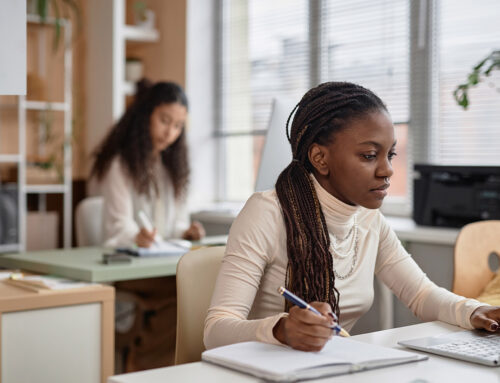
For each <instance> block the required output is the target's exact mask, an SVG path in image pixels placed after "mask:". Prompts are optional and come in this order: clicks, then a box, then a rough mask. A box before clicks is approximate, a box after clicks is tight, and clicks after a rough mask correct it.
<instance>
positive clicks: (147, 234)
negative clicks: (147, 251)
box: [135, 227, 156, 247]
mask: <svg viewBox="0 0 500 383" xmlns="http://www.w3.org/2000/svg"><path fill="white" fill-rule="evenodd" d="M155 236H156V229H153V230H152V231H149V230H147V229H145V228H144V227H142V228H141V230H140V231H139V233H137V235H136V236H135V244H136V245H137V246H139V247H150V246H151V245H152V244H153V242H154V241H155Z"/></svg>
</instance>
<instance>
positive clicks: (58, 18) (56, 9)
mask: <svg viewBox="0 0 500 383" xmlns="http://www.w3.org/2000/svg"><path fill="white" fill-rule="evenodd" d="M52 8H54V14H55V18H56V21H55V30H54V43H53V48H54V51H57V49H58V48H59V40H61V12H60V11H59V4H58V3H57V1H56V0H53V1H52Z"/></svg>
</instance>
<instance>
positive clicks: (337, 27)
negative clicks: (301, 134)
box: [321, 0, 410, 123]
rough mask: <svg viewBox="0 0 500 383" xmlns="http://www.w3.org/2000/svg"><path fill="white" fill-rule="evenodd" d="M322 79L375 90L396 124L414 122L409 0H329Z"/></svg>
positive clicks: (323, 41)
mask: <svg viewBox="0 0 500 383" xmlns="http://www.w3.org/2000/svg"><path fill="white" fill-rule="evenodd" d="M322 14H323V15H324V16H323V22H322V26H323V28H322V30H323V32H322V49H321V52H322V60H321V61H322V65H323V70H322V81H332V80H336V81H350V82H354V83H357V84H360V85H363V86H364V87H366V88H369V89H371V90H373V91H374V92H375V93H377V95H378V96H379V97H380V98H381V99H382V100H383V101H384V102H385V103H386V104H387V106H388V108H389V111H390V112H391V115H392V118H393V120H394V121H395V122H404V123H406V122H407V121H408V107H409V104H408V97H409V91H408V89H409V46H410V44H409V33H410V31H409V25H410V23H409V2H408V1H401V0H383V1H369V0H350V1H325V2H324V10H323V12H322Z"/></svg>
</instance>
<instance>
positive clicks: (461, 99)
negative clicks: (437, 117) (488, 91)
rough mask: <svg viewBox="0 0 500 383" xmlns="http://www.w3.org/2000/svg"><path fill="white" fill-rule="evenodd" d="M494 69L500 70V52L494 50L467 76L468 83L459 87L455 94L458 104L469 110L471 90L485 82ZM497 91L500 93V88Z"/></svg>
mask: <svg viewBox="0 0 500 383" xmlns="http://www.w3.org/2000/svg"><path fill="white" fill-rule="evenodd" d="M494 69H500V50H494V51H493V52H491V53H490V54H489V55H488V56H486V57H485V58H484V59H482V60H481V61H480V62H479V63H478V64H477V65H476V66H475V67H474V68H472V72H471V73H470V74H469V75H468V76H467V81H466V82H465V83H463V84H460V85H458V86H457V88H456V89H455V91H454V92H453V97H455V100H456V101H457V104H458V105H460V106H461V107H462V108H464V109H467V107H468V106H469V94H468V92H469V89H470V88H471V87H473V86H476V85H477V84H479V83H480V82H481V81H483V80H484V78H485V77H488V76H489V75H490V74H491V72H492V71H493V70H494ZM497 90H499V91H500V88H497Z"/></svg>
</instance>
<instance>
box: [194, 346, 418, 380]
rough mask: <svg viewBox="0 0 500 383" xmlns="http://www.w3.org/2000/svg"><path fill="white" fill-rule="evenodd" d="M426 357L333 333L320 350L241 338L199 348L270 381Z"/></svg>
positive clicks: (205, 354)
mask: <svg viewBox="0 0 500 383" xmlns="http://www.w3.org/2000/svg"><path fill="white" fill-rule="evenodd" d="M425 359H427V357H426V356H424V355H417V354H414V353H411V352H406V351H401V350H396V349H393V348H388V347H382V346H377V345H373V344H368V343H364V342H359V341H355V340H352V339H347V338H342V337H333V338H332V339H331V340H330V341H329V342H328V343H327V344H326V345H325V347H324V348H323V350H321V351H320V352H304V351H298V350H294V349H292V348H290V347H286V346H279V345H272V344H267V343H260V342H243V343H236V344H232V345H229V346H224V347H218V348H214V349H212V350H208V351H205V352H203V354H202V360H203V361H205V362H210V363H214V364H217V365H220V366H223V367H228V368H231V369H233V370H238V371H241V372H245V373H247V374H251V375H254V376H257V377H259V378H262V379H266V380H270V381H274V382H294V381H297V380H303V379H314V378H320V377H323V376H331V375H343V374H349V373H354V372H359V371H364V370H371V369H375V368H381V367H388V366H393V365H397V364H403V363H409V362H417V361H421V360H425Z"/></svg>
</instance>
